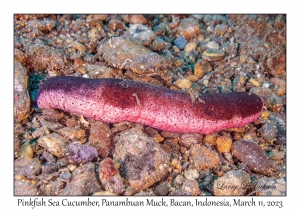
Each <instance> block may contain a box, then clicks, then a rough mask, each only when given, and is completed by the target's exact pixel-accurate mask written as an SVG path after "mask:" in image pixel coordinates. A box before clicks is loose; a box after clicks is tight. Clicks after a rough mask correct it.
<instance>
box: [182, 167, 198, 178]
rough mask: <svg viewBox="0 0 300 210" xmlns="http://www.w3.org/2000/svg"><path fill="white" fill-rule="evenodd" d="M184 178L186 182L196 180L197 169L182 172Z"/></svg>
mask: <svg viewBox="0 0 300 210" xmlns="http://www.w3.org/2000/svg"><path fill="white" fill-rule="evenodd" d="M184 177H185V178H187V179H188V180H193V179H197V178H198V177H199V172H198V171H197V169H189V170H187V171H185V172H184Z"/></svg>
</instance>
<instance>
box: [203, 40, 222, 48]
mask: <svg viewBox="0 0 300 210" xmlns="http://www.w3.org/2000/svg"><path fill="white" fill-rule="evenodd" d="M206 47H207V48H209V49H219V48H220V45H219V44H218V43H217V42H215V41H210V42H207V43H206Z"/></svg>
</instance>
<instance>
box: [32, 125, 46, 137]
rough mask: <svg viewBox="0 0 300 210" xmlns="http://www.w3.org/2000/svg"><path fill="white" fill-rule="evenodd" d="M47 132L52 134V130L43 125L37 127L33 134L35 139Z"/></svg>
mask: <svg viewBox="0 0 300 210" xmlns="http://www.w3.org/2000/svg"><path fill="white" fill-rule="evenodd" d="M46 134H50V131H49V130H48V128H47V127H44V126H43V127H40V128H37V129H36V130H35V131H34V132H33V133H32V134H31V135H32V138H33V139H37V138H39V137H41V136H43V135H46Z"/></svg>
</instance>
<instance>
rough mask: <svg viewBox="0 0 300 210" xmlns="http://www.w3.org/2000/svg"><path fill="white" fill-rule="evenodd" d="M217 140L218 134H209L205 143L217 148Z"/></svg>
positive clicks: (204, 140)
mask: <svg viewBox="0 0 300 210" xmlns="http://www.w3.org/2000/svg"><path fill="white" fill-rule="evenodd" d="M217 138H218V134H216V133H212V134H208V135H206V136H205V137H204V139H203V142H204V143H207V144H210V145H213V146H215V145H217Z"/></svg>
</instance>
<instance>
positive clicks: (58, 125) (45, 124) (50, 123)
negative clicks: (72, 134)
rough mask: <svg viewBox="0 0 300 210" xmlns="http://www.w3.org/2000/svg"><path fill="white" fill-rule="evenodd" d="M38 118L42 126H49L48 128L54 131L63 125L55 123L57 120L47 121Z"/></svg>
mask: <svg viewBox="0 0 300 210" xmlns="http://www.w3.org/2000/svg"><path fill="white" fill-rule="evenodd" d="M39 120H40V123H41V124H42V126H43V127H45V128H49V130H51V131H54V132H57V131H58V130H59V129H61V128H63V127H64V126H63V125H62V124H60V123H57V122H49V121H46V120H44V119H42V118H41V119H39Z"/></svg>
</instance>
